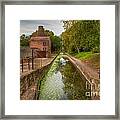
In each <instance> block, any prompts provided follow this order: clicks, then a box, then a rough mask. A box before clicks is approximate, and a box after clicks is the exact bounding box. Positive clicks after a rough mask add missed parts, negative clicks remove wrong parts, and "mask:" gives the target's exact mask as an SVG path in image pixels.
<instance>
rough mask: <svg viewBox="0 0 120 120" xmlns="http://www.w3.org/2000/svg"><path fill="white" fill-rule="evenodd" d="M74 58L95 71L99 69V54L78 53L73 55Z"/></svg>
mask: <svg viewBox="0 0 120 120" xmlns="http://www.w3.org/2000/svg"><path fill="white" fill-rule="evenodd" d="M74 57H76V58H78V59H80V60H82V61H84V62H85V63H87V64H88V65H89V66H91V67H93V68H95V69H99V68H100V53H92V52H80V53H78V54H75V55H74Z"/></svg>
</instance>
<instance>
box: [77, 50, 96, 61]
mask: <svg viewBox="0 0 120 120" xmlns="http://www.w3.org/2000/svg"><path fill="white" fill-rule="evenodd" d="M94 54H95V53H92V52H80V53H78V54H76V55H75V57H76V58H78V59H81V60H88V59H90V58H92V57H93V55H94Z"/></svg>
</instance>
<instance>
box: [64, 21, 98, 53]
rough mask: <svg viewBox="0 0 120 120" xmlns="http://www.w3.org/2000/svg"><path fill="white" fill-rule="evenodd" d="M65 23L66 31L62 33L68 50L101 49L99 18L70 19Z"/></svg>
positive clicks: (65, 47) (96, 50)
mask: <svg viewBox="0 0 120 120" xmlns="http://www.w3.org/2000/svg"><path fill="white" fill-rule="evenodd" d="M63 23H64V29H65V32H63V33H62V40H63V44H64V49H65V51H66V52H69V53H73V52H74V53H75V52H77V53H79V52H80V51H93V52H94V51H95V52H99V51H100V50H99V49H100V21H99V20H73V21H72V20H70V21H63Z"/></svg>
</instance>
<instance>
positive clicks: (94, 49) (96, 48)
mask: <svg viewBox="0 0 120 120" xmlns="http://www.w3.org/2000/svg"><path fill="white" fill-rule="evenodd" d="M92 52H93V53H99V52H100V48H99V47H94V48H93V49H92Z"/></svg>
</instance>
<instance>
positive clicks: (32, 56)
mask: <svg viewBox="0 0 120 120" xmlns="http://www.w3.org/2000/svg"><path fill="white" fill-rule="evenodd" d="M33 52H34V51H33V49H32V70H34V54H33Z"/></svg>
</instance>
